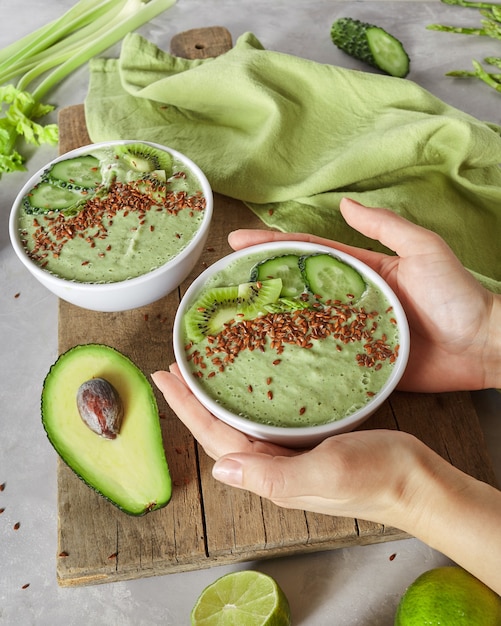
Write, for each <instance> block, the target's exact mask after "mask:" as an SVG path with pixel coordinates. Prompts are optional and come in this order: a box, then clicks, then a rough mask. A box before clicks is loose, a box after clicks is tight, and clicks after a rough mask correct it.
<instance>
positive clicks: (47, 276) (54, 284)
mask: <svg viewBox="0 0 501 626" xmlns="http://www.w3.org/2000/svg"><path fill="white" fill-rule="evenodd" d="M127 143H145V144H149V145H151V146H153V147H155V148H158V149H161V150H165V151H167V152H169V153H171V154H172V156H173V157H174V158H176V159H177V160H179V161H181V162H182V163H183V164H184V165H185V166H186V168H187V169H189V170H191V172H192V173H194V175H195V177H196V178H197V179H198V181H199V183H200V189H201V191H202V193H203V195H204V197H205V200H206V209H205V211H204V217H203V220H202V222H201V225H200V227H199V229H198V231H197V232H196V233H195V235H194V237H193V238H192V239H191V241H190V242H189V243H188V244H187V246H186V247H185V248H184V249H183V250H181V252H179V254H177V255H176V256H175V257H174V258H172V259H171V260H170V261H168V262H166V263H165V264H164V265H162V266H160V267H158V268H157V269H154V270H151V271H149V272H147V273H145V274H143V275H141V276H138V277H135V278H130V279H128V280H123V281H119V282H110V283H88V282H76V281H71V280H67V279H64V278H61V277H59V276H56V275H55V274H52V273H50V272H48V271H45V270H44V269H42V268H41V267H40V266H39V265H37V264H36V263H35V262H33V261H32V260H31V259H30V258H29V256H28V255H27V254H26V252H25V250H24V248H23V245H22V243H21V237H20V233H19V228H18V216H19V212H20V209H21V207H22V199H23V197H24V196H25V195H26V193H28V192H29V191H30V189H32V188H33V186H34V185H35V184H36V183H37V182H38V181H39V179H40V177H41V175H42V173H43V172H44V171H45V170H46V169H47V168H48V167H49V166H50V165H52V164H53V163H56V162H58V161H61V160H64V159H67V158H71V157H75V156H79V155H83V154H86V153H87V152H88V151H89V148H92V149H96V148H100V147H107V146H114V145H123V144H127ZM212 212H213V196H212V190H211V187H210V185H209V182H208V181H207V178H206V176H205V175H204V173H203V172H202V171H201V170H200V168H199V167H198V166H197V165H196V164H195V163H193V161H191V160H190V159H189V158H188V157H186V156H185V155H183V154H181V153H180V152H177V151H176V150H173V149H172V148H169V147H166V146H161V145H159V144H155V143H152V142H147V141H137V140H134V141H132V140H118V141H109V142H103V143H96V144H93V145H92V146H83V147H81V148H77V149H76V150H72V151H70V152H68V153H66V154H64V155H62V156H60V157H58V158H56V159H54V160H53V161H51V162H50V163H47V164H46V165H45V166H44V167H43V168H41V169H40V170H39V171H38V172H37V173H36V174H34V175H33V176H32V177H31V178H30V179H29V180H28V182H27V183H26V184H25V185H24V187H23V188H22V189H21V191H20V192H19V194H18V196H17V198H16V200H15V202H14V205H13V207H12V210H11V214H10V221H9V234H10V239H11V243H12V246H13V248H14V250H15V252H16V254H17V256H18V257H19V259H20V260H21V262H22V263H23V264H24V266H25V267H26V268H27V269H28V270H29V271H30V272H31V274H32V275H33V276H34V277H35V278H36V279H37V280H38V281H39V282H40V283H41V284H42V285H44V286H45V287H46V288H47V289H49V290H50V291H52V293H54V294H55V295H56V296H58V297H59V298H62V299H63V300H66V301H68V302H70V303H71V304H75V305H77V306H80V307H83V308H85V309H91V310H94V311H104V312H112V311H125V310H128V309H134V308H137V307H140V306H144V305H146V304H150V303H151V302H154V301H156V300H159V299H160V298H162V297H163V296H165V295H167V294H168V293H170V292H171V291H173V290H174V289H175V288H176V287H177V286H178V285H179V284H180V283H181V282H182V281H183V280H184V279H185V278H186V277H187V276H188V275H189V273H190V272H191V270H192V269H193V267H194V266H195V264H196V262H197V261H198V259H199V258H200V255H201V254H202V251H203V248H204V245H205V242H206V240H207V235H208V232H209V227H210V223H211V219H212Z"/></svg>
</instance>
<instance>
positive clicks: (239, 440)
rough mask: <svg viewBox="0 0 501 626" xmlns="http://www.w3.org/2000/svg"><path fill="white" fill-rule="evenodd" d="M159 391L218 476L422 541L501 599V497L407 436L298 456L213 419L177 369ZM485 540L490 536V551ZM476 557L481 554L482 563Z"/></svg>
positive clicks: (328, 445)
mask: <svg viewBox="0 0 501 626" xmlns="http://www.w3.org/2000/svg"><path fill="white" fill-rule="evenodd" d="M153 380H154V382H155V384H156V385H157V386H158V387H159V389H160V390H161V391H162V393H163V394H164V397H165V399H166V400H167V402H168V404H169V405H170V406H171V408H172V409H173V411H174V412H175V413H176V414H177V415H178V416H179V417H180V419H181V420H182V421H183V422H184V424H185V425H186V426H187V427H188V429H189V430H190V431H191V432H192V433H193V435H194V437H195V438H196V439H197V440H198V442H199V443H200V445H201V446H202V447H203V448H204V450H205V451H206V453H207V454H208V455H209V456H211V457H212V458H213V459H215V460H216V463H215V465H214V467H213V470H212V471H213V475H214V477H215V478H216V479H217V480H220V481H221V482H223V483H226V484H228V485H231V486H233V487H238V488H239V489H246V490H248V491H252V492H254V493H256V494H257V495H259V496H261V497H263V498H267V499H269V500H271V501H272V502H274V503H275V504H277V505H279V506H282V507H285V508H294V509H300V510H308V511H314V512H317V513H324V514H328V515H336V516H343V517H345V516H347V517H354V518H359V519H366V520H371V521H374V522H379V523H381V524H385V525H390V526H395V527H397V528H400V529H401V530H404V531H406V532H408V533H409V534H411V535H414V536H415V537H418V538H419V539H422V540H423V541H425V542H426V543H428V544H429V545H430V546H432V547H433V548H435V549H437V550H440V551H441V552H443V553H444V554H446V555H448V556H449V557H450V558H451V559H453V560H455V561H456V562H457V563H458V564H459V565H462V566H463V567H465V568H466V569H468V570H469V571H470V572H472V574H474V575H475V576H477V577H478V578H480V579H481V580H483V581H484V582H485V583H486V584H487V585H490V586H491V587H492V588H493V589H494V590H496V591H497V592H498V593H501V581H500V579H499V562H500V560H501V535H500V533H499V519H501V493H500V492H499V491H497V490H496V489H494V488H493V487H491V486H489V485H487V484H485V483H482V482H480V481H478V480H475V479H474V478H472V477H471V476H468V475H466V474H464V473H463V472H461V471H460V470H459V469H457V468H455V467H454V466H452V465H450V464H449V463H447V462H446V461H445V460H444V459H442V458H441V457H440V456H438V455H437V454H436V453H435V452H433V451H432V450H430V448H428V447H426V446H425V445H424V444H423V443H422V442H420V441H419V440H418V439H416V438H415V437H413V436H412V435H409V434H407V433H403V432H400V431H392V430H371V431H357V432H352V433H345V434H341V435H337V436H335V437H331V438H329V439H327V440H325V441H324V442H323V443H321V444H319V445H318V446H316V447H315V448H313V449H312V450H307V451H297V450H289V449H287V448H282V447H280V446H276V445H274V444H270V443H265V442H258V441H250V440H249V439H248V438H247V436H246V435H244V434H243V433H240V432H238V431H236V430H234V429H233V428H231V427H230V426H228V425H227V424H225V423H223V422H221V421H220V420H218V419H217V418H216V417H214V416H213V415H212V414H211V413H209V412H208V411H207V410H206V409H205V408H204V407H203V406H202V405H201V404H200V403H199V402H198V400H197V399H196V398H195V397H194V396H193V395H192V393H191V392H190V391H189V389H188V388H187V387H186V385H185V384H184V381H183V380H182V378H181V375H180V373H179V369H178V368H177V366H176V365H173V366H172V367H171V372H170V373H168V372H156V373H155V374H154V375H153ZM485 537H490V539H491V541H490V544H489V549H488V550H486V549H485ZM479 555H481V556H480V557H479Z"/></svg>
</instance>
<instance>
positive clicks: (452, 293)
mask: <svg viewBox="0 0 501 626" xmlns="http://www.w3.org/2000/svg"><path fill="white" fill-rule="evenodd" d="M341 212H342V214H343V217H344V218H345V220H346V221H347V223H348V224H350V226H352V227H353V228H355V229H356V230H358V231H359V232H361V233H363V234H364V235H366V236H367V237H370V238H372V239H376V240H378V241H380V242H381V243H382V244H383V245H385V246H386V247H387V248H389V249H390V250H393V251H394V252H395V253H396V256H389V255H386V254H382V253H378V252H373V251H370V250H363V249H360V248H354V247H351V246H346V245H344V244H340V243H336V242H333V241H330V240H327V239H322V238H320V237H315V236H313V235H305V234H290V233H278V232H270V231H260V230H238V231H235V232H233V233H231V234H230V237H229V241H230V245H231V246H232V247H233V248H234V249H240V248H245V247H247V246H249V245H253V244H256V243H261V242H265V241H277V240H291V239H294V240H300V241H311V242H317V243H321V244H323V245H328V246H331V247H333V248H336V249H338V250H342V251H345V252H348V253H349V254H351V255H353V256H355V257H357V258H358V259H360V260H361V261H363V262H365V263H366V264H367V265H369V266H370V267H372V268H373V269H374V270H375V271H376V272H378V274H380V275H381V276H382V277H383V278H384V279H385V280H386V281H387V282H388V283H389V284H390V286H391V287H392V288H393V290H394V291H395V293H396V294H397V296H398V297H399V299H400V301H401V303H402V305H403V307H404V309H405V311H406V313H407V317H408V319H409V324H410V327H411V353H410V359H409V364H408V367H407V370H406V373H405V375H404V377H403V379H402V381H401V384H400V388H401V389H406V390H410V391H427V392H439V391H453V390H464V389H468V390H473V389H485V388H488V387H497V386H501V365H500V362H501V301H500V300H501V298H500V297H499V296H495V295H494V294H492V293H491V292H489V291H487V290H486V289H484V288H483V287H482V286H481V285H480V284H479V283H478V282H477V281H476V280H475V279H474V278H473V277H472V276H471V274H470V273H469V272H467V271H466V270H465V269H464V268H463V267H462V265H461V263H460V262H459V261H458V259H457V258H456V257H455V255H454V254H453V252H452V251H451V250H450V248H449V247H448V246H447V245H446V243H445V242H444V241H443V240H442V239H441V238H440V237H439V236H438V235H436V234H434V233H432V232H430V231H428V230H426V229H424V228H422V227H420V226H416V225H414V224H412V223H410V222H408V221H407V220H405V219H404V218H402V217H400V216H398V215H396V214H395V213H393V212H391V211H389V210H387V209H374V208H367V207H364V206H362V205H360V204H358V203H356V202H354V201H352V200H348V199H344V200H342V202H341ZM496 320H497V321H496Z"/></svg>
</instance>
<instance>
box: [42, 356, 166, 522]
mask: <svg viewBox="0 0 501 626" xmlns="http://www.w3.org/2000/svg"><path fill="white" fill-rule="evenodd" d="M92 378H104V379H105V380H107V381H108V382H109V383H111V384H112V385H113V387H114V388H115V389H116V390H117V392H118V394H119V396H120V399H121V401H122V404H123V408H124V416H123V421H122V426H121V428H120V432H119V434H118V435H117V437H116V438H115V439H107V438H105V437H102V436H100V435H98V434H96V433H95V432H93V431H92V430H91V429H90V428H89V427H88V426H87V425H86V424H85V422H84V421H83V420H82V418H81V417H80V413H79V411H78V408H77V402H76V397H77V391H78V389H79V387H80V385H81V384H82V383H84V382H86V381H88V380H90V379H92ZM41 408H42V423H43V426H44V428H45V431H46V433H47V436H48V438H49V441H50V442H51V444H52V445H53V446H54V448H55V450H56V452H57V453H58V454H59V456H60V457H61V459H62V460H63V461H64V462H65V463H66V464H67V465H68V466H69V467H70V468H71V469H72V470H73V471H74V472H75V474H77V476H79V478H81V479H82V480H83V481H84V482H85V483H87V485H89V486H90V487H92V488H93V489H94V490H95V491H97V492H98V493H100V494H101V495H102V496H104V497H105V498H107V499H108V500H109V501H110V502H112V503H113V504H115V505H116V506H117V507H119V508H120V509H122V510H123V511H124V512H125V513H128V514H130V515H143V514H145V513H148V512H149V511H153V510H155V509H159V508H161V507H163V506H165V505H166V504H167V503H168V502H169V500H170V498H171V494H172V481H171V478H170V473H169V468H168V465H167V460H166V457H165V450H164V446H163V440H162V432H161V429H160V421H159V414H158V406H157V403H156V400H155V396H154V393H153V389H152V387H151V385H150V383H149V382H148V380H147V378H146V377H145V375H144V374H143V373H142V372H141V370H140V369H139V368H138V367H137V366H136V365H135V364H134V363H133V362H132V361H131V360H130V359H129V358H127V357H126V356H124V355H123V354H121V353H120V352H118V351H117V350H115V349H114V348H111V347H109V346H105V345H102V344H84V345H78V346H75V347H73V348H70V349H69V350H68V351H67V352H65V353H63V354H62V355H61V356H60V357H59V358H58V359H57V361H56V362H55V363H54V364H53V365H52V367H51V368H50V370H49V373H48V374H47V376H46V378H45V381H44V384H43V390H42V407H41Z"/></svg>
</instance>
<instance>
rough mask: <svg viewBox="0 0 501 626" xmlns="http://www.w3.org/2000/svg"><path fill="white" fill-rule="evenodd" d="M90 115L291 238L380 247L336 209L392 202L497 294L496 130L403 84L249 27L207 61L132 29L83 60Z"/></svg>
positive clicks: (108, 135)
mask: <svg viewBox="0 0 501 626" xmlns="http://www.w3.org/2000/svg"><path fill="white" fill-rule="evenodd" d="M85 112H86V122H87V127H88V131H89V135H90V137H91V139H92V141H94V142H98V141H105V140H110V139H134V140H145V141H155V142H159V143H162V144H165V145H168V146H170V147H172V148H175V149H177V150H179V151H181V152H183V153H185V154H186V155H187V156H189V157H190V158H192V159H193V160H194V161H195V162H196V163H197V164H198V165H199V166H200V167H201V168H202V170H204V172H205V173H206V175H207V177H208V179H209V181H210V183H211V185H212V187H213V189H214V191H216V192H219V193H222V194H225V195H228V196H230V197H233V198H237V199H239V200H242V201H243V202H245V203H246V204H247V206H249V207H250V209H251V210H252V211H254V212H255V213H256V214H257V215H258V216H259V217H260V218H261V220H262V221H263V222H264V223H265V224H267V225H268V226H270V227H274V228H277V229H279V230H282V231H285V232H293V231H299V232H309V233H313V234H318V235H321V236H324V237H329V238H332V239H335V240H339V241H343V242H345V243H349V244H352V245H358V246H364V247H371V248H374V249H383V248H382V247H381V246H380V245H379V244H378V243H377V242H374V241H372V240H368V239H366V238H365V237H363V236H362V235H360V234H358V233H356V232H355V231H354V230H353V229H351V228H350V227H348V226H347V225H346V224H345V222H344V221H343V219H342V217H341V215H340V213H339V210H338V209H339V201H340V200H341V198H342V197H343V196H349V197H351V198H353V199H355V200H358V201H360V202H362V203H364V204H366V205H368V206H384V207H388V208H390V209H392V210H394V211H396V212H398V213H399V214H401V215H403V216H405V217H406V218H408V219H410V220H412V221H414V222H416V223H418V224H421V225H423V226H425V227H426V228H430V229H432V230H434V231H435V232H437V233H439V234H440V235H442V236H443V237H444V238H445V239H446V241H447V242H448V243H449V245H450V246H451V247H452V248H453V250H454V251H455V253H456V254H457V255H458V257H459V258H460V259H461V261H462V263H463V264H464V266H465V267H467V268H468V269H469V270H470V271H471V272H472V273H473V275H474V276H476V277H477V279H479V280H480V281H481V282H482V283H483V284H485V285H486V286H487V287H488V288H489V289H491V290H493V291H496V292H500V293H501V252H500V245H499V239H500V237H499V235H500V233H501V167H500V164H501V128H500V127H499V126H496V125H495V124H489V123H486V122H482V121H479V120H477V119H475V118H474V117H472V116H470V115H467V114H466V113H464V112H462V111H460V110H458V109H455V108H453V107H451V106H449V105H447V104H446V103H445V102H443V101H441V100H440V99H438V98H436V97H434V96H433V95H432V94H430V93H429V92H428V91H426V90H425V89H423V88H422V87H420V86H419V85H417V84H415V83H414V82H412V81H410V80H407V79H398V78H393V77H388V76H382V75H378V74H373V73H366V72H359V71H355V70H348V69H344V68H340V67H335V66H331V65H326V64H320V63H317V62H314V61H309V60H306V59H301V58H299V57H295V56H292V55H287V54H283V53H280V52H275V51H269V50H265V49H264V48H263V46H262V45H261V43H260V42H259V41H258V40H257V39H256V37H255V36H254V35H253V34H252V33H247V34H245V35H242V36H241V37H240V38H239V39H238V41H237V42H236V45H235V47H234V48H233V49H232V50H230V51H229V52H227V53H225V54H223V55H221V56H219V57H217V58H214V59H204V60H187V59H181V58H176V57H174V56H172V55H170V54H168V53H167V52H165V51H163V50H161V49H160V48H158V47H157V46H156V45H154V44H153V43H151V42H149V41H147V40H146V39H144V38H143V37H141V36H140V35H138V34H131V35H128V36H127V37H126V38H125V40H124V42H123V45H122V49H121V53H120V56H119V58H118V59H95V60H93V61H92V62H91V65H90V84H89V91H88V94H87V97H86V101H85Z"/></svg>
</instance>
